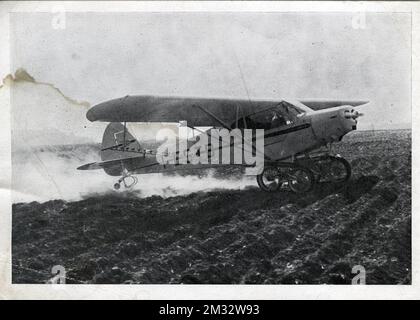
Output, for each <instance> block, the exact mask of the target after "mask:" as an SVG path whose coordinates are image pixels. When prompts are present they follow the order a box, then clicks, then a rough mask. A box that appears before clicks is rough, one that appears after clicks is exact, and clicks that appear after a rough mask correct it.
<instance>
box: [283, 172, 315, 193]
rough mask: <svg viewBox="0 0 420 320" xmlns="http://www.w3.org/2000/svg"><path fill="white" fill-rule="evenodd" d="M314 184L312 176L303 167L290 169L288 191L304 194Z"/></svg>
mask: <svg viewBox="0 0 420 320" xmlns="http://www.w3.org/2000/svg"><path fill="white" fill-rule="evenodd" d="M314 183H315V178H314V174H313V173H312V171H311V170H309V169H307V168H305V167H295V168H291V169H290V173H289V177H288V184H289V188H290V190H292V191H293V192H295V193H305V192H308V191H310V190H311V189H312V187H313V186H314Z"/></svg>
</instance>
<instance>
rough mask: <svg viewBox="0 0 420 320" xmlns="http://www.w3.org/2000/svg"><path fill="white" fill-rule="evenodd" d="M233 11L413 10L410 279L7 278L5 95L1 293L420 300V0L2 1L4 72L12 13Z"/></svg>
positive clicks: (3, 103) (5, 111) (6, 101)
mask: <svg viewBox="0 0 420 320" xmlns="http://www.w3.org/2000/svg"><path fill="white" fill-rule="evenodd" d="M57 6H58V7H61V8H64V9H65V11H68V12H86V11H92V12H129V11H133V12H150V11H166V12H171V11H184V12H187V11H190V12H194V11H211V12H217V11H234V12H239V11H240V12H246V11H249V12H273V11H274V12H308V11H309V12H411V13H412V50H413V52H412V57H413V59H412V76H413V77H412V128H413V130H412V139H413V140H412V155H413V157H412V161H413V169H412V174H413V181H412V182H413V183H412V226H413V228H412V252H413V255H412V258H413V259H412V285H400V286H392V285H367V286H351V285H349V286H343V285H65V286H64V285H63V286H61V285H55V286H49V285H26V284H11V250H10V249H11V248H10V243H11V197H10V182H11V152H10V141H11V140H10V139H11V136H10V133H11V132H10V96H8V95H7V94H6V96H1V98H0V99H1V100H0V107H1V110H0V123H1V125H0V172H1V173H0V224H1V230H0V299H1V298H4V299H419V298H420V274H419V271H420V259H419V246H420V233H419V226H420V221H419V217H418V216H416V214H415V212H418V209H419V205H420V203H419V198H418V197H419V181H418V180H417V179H416V178H417V177H418V176H419V168H420V167H418V166H417V164H418V157H419V155H420V151H419V146H418V144H417V129H416V128H417V124H420V115H419V114H418V112H417V108H418V104H419V103H418V101H419V98H420V96H419V88H420V81H419V80H420V78H419V73H418V70H419V63H420V61H419V59H418V57H419V44H420V21H419V13H420V3H418V2H338V1H334V2H297V1H291V2H271V1H265V2H221V1H213V2H211V1H206V2H190V1H184V2H182V1H179V2H178V1H177V2H172V1H170V2H161V1H156V2H155V1H153V2H131V1H130V2H49V1H48V2H23V1H22V2H20V1H19V2H17V1H16V2H13V1H5V2H1V3H0V30H1V32H0V48H1V50H0V70H1V74H0V76H1V77H4V76H5V75H6V74H8V73H10V72H11V70H10V60H9V52H10V44H9V13H11V12H51V9H52V8H53V7H57Z"/></svg>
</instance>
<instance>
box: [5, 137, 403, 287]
mask: <svg viewBox="0 0 420 320" xmlns="http://www.w3.org/2000/svg"><path fill="white" fill-rule="evenodd" d="M334 151H335V152H336V153H339V154H341V155H342V156H343V157H344V158H346V159H347V160H349V162H350V163H351V165H352V170H353V176H352V178H351V180H350V181H349V182H347V183H346V184H342V185H334V184H330V183H321V184H319V185H317V186H316V187H315V188H314V190H313V191H311V192H310V193H308V194H305V195H295V194H292V193H290V192H288V191H284V190H283V191H279V192H276V193H273V194H272V193H265V192H262V191H260V190H259V189H258V188H256V187H255V186H251V187H248V188H246V189H244V190H214V191H209V192H195V193H191V194H188V195H182V196H174V197H168V198H163V197H161V196H151V197H147V198H141V197H138V196H136V195H135V194H131V193H129V192H123V193H106V194H98V195H94V196H91V197H88V198H85V199H83V200H80V201H74V202H68V201H64V200H54V201H48V202H44V203H38V202H30V203H18V204H14V205H13V208H12V214H13V222H12V228H13V231H12V261H13V266H12V271H13V275H12V276H13V279H12V280H13V283H45V282H46V281H48V279H49V278H51V277H52V274H51V268H52V267H53V266H54V265H62V266H64V267H65V269H66V272H67V273H66V275H67V283H127V284H131V283H139V284H140V283H153V284H156V283H174V284H177V283H202V284H240V283H248V284H322V283H327V284H349V283H351V282H352V278H353V277H354V276H355V274H353V273H352V268H353V267H355V266H358V265H359V266H363V268H364V269H365V271H366V283H367V284H410V283H411V131H404V130H401V131H376V132H354V133H352V134H350V135H348V136H346V137H345V138H344V139H343V141H342V142H341V143H338V144H336V145H335V146H334Z"/></svg>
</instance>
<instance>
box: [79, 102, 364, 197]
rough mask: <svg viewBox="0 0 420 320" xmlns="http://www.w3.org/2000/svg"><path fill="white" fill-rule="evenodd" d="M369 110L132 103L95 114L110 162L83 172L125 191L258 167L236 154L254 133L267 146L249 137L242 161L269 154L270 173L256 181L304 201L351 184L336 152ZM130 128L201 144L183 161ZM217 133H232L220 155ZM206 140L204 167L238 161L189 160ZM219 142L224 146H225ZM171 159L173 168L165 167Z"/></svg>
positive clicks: (266, 168) (333, 105)
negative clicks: (191, 174) (172, 132)
mask: <svg viewBox="0 0 420 320" xmlns="http://www.w3.org/2000/svg"><path fill="white" fill-rule="evenodd" d="M366 103H368V102H367V101H321V100H313V101H310V100H299V101H297V100H236V99H220V98H184V97H160V96H125V97H122V98H119V99H114V100H110V101H107V102H103V103H100V104H98V105H96V106H93V107H92V108H91V109H89V110H88V112H87V114H86V117H87V119H88V120H90V121H104V122H109V124H108V126H107V127H106V129H105V132H104V135H103V139H102V146H101V160H102V161H100V162H94V163H89V164H85V165H82V166H80V167H79V168H78V169H79V170H93V169H103V170H104V171H105V172H106V173H107V174H108V175H112V176H119V177H120V178H119V179H118V181H117V182H116V183H115V185H114V187H115V188H116V189H119V188H120V186H121V184H122V183H123V185H124V186H125V187H131V186H132V185H134V184H135V183H137V181H138V179H137V177H136V176H135V175H137V174H148V173H159V172H167V171H178V170H189V169H206V168H213V167H219V166H240V167H241V166H242V167H246V168H249V167H252V166H253V165H254V166H255V163H254V164H250V162H249V161H248V162H247V161H245V160H244V158H246V157H244V158H243V159H242V162H240V163H238V161H234V159H232V158H233V154H234V153H235V151H237V150H234V149H235V148H237V145H234V143H232V140H234V139H235V138H237V137H238V136H240V135H241V133H242V132H244V131H246V130H254V131H256V132H259V133H260V137H263V144H262V145H260V146H257V145H256V139H257V138H256V137H257V134H256V133H254V135H253V136H250V137H249V138H248V139H246V138H245V137H244V136H241V137H240V140H239V141H240V142H241V145H242V146H243V149H242V151H241V152H242V154H245V153H247V152H248V153H250V154H252V155H254V156H255V155H257V154H262V157H263V167H262V168H261V170H260V171H258V174H256V179H257V182H258V185H259V187H260V188H261V189H262V190H264V191H269V192H270V191H276V190H278V189H279V188H280V187H282V186H287V187H288V188H289V189H290V190H291V191H293V192H296V193H302V192H306V191H308V190H310V189H311V188H312V187H313V186H314V185H315V184H316V183H317V182H319V181H321V180H328V181H332V182H343V181H347V180H348V179H349V178H350V176H351V167H350V164H349V163H348V162H347V161H346V160H345V159H344V158H342V157H340V156H339V155H336V154H332V153H331V148H329V147H330V146H331V144H332V143H334V142H339V141H341V139H342V138H343V136H344V135H346V134H347V133H349V132H351V131H352V130H356V128H357V118H358V117H359V116H360V115H361V113H359V112H358V111H357V110H356V107H358V106H361V105H364V104H366ZM127 122H137V123H151V122H160V123H168V122H169V123H186V125H187V126H188V127H189V128H191V129H192V130H194V131H195V130H199V132H200V133H199V134H198V135H197V136H195V139H194V141H187V142H186V146H187V147H186V150H184V151H186V152H184V153H183V154H182V157H181V153H182V151H181V150H180V149H179V148H175V149H172V151H170V150H169V151H168V150H166V151H164V152H159V150H158V149H157V150H149V149H145V148H142V146H141V144H140V143H139V141H138V140H137V139H136V138H135V137H134V136H133V135H132V134H131V133H130V132H129V131H128V129H127ZM203 127H204V128H205V129H202V128H203ZM212 129H219V130H223V129H226V130H225V132H228V133H229V139H228V140H227V141H228V143H225V144H221V145H219V146H218V147H216V148H215V147H214V144H213V141H212V139H213V140H214V137H213V136H212V135H211V134H210V133H211V132H212ZM262 130H263V131H262ZM261 132H262V135H261ZM204 137H205V138H206V139H204ZM198 140H203V141H206V144H205V145H204V146H205V147H207V148H206V149H203V148H200V149H199V150H197V151H194V153H193V155H199V157H200V159H213V156H214V155H215V154H218V153H219V152H220V153H221V152H223V150H225V151H226V150H227V149H229V152H228V154H230V155H232V158H231V159H230V160H228V161H226V159H225V161H222V160H220V159H221V158H222V157H216V158H219V160H220V161H219V163H214V161H201V162H198V163H197V162H193V161H190V158H189V155H190V156H191V150H192V148H193V146H194V143H195V142H196V141H198ZM216 140H218V141H217V142H219V140H220V139H218V138H217V139H216ZM178 141H179V139H178ZM201 147H202V146H201ZM203 150H204V151H203ZM171 155H172V156H173V157H172V158H171V157H170V156H171ZM163 156H164V157H165V159H168V158H171V159H172V160H173V161H172V162H170V161H169V162H162V157H163Z"/></svg>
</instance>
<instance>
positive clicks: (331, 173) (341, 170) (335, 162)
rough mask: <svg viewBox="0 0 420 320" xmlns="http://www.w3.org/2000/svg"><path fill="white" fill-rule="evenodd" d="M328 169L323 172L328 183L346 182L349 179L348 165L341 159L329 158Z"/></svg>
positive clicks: (349, 166) (349, 169) (349, 170)
mask: <svg viewBox="0 0 420 320" xmlns="http://www.w3.org/2000/svg"><path fill="white" fill-rule="evenodd" d="M329 159H330V161H329V164H328V168H326V170H325V178H326V179H327V180H328V181H330V182H335V183H340V182H346V181H348V180H349V179H350V177H351V165H350V163H349V162H348V161H347V160H346V159H344V158H341V157H333V156H330V157H329Z"/></svg>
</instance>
